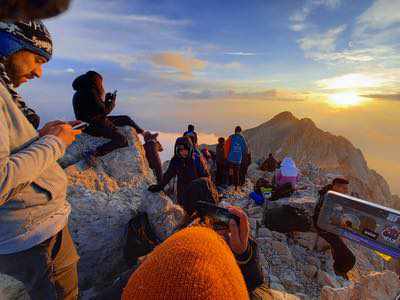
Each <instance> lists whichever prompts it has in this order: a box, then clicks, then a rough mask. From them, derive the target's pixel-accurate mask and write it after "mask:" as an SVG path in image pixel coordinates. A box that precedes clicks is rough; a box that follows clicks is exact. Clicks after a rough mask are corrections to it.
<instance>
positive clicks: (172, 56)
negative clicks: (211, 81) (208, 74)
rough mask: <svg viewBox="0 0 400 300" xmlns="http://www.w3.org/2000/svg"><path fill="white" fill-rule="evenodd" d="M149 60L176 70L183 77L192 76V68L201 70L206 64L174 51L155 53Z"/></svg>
mask: <svg viewBox="0 0 400 300" xmlns="http://www.w3.org/2000/svg"><path fill="white" fill-rule="evenodd" d="M151 61H152V62H153V63H154V64H155V65H157V66H161V67H168V68H173V69H175V70H178V71H179V72H180V73H181V74H182V75H183V76H184V77H185V78H187V77H189V78H190V77H192V76H193V71H194V70H203V69H204V68H205V66H206V65H207V62H206V61H203V60H200V59H197V58H193V57H187V56H184V55H183V54H181V53H175V52H164V53H159V54H155V55H153V56H152V57H151Z"/></svg>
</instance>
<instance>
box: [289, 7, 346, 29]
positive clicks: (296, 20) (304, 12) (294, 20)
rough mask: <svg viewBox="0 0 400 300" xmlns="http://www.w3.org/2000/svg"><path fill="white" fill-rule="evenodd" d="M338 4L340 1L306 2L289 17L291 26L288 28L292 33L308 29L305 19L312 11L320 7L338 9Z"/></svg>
mask: <svg viewBox="0 0 400 300" xmlns="http://www.w3.org/2000/svg"><path fill="white" fill-rule="evenodd" d="M340 4H341V0H308V1H306V2H305V3H304V5H303V6H302V7H301V9H300V10H297V11H296V12H294V13H293V14H292V15H291V16H290V18H289V20H290V21H291V25H290V26H289V27H290V29H291V30H293V31H303V30H305V29H307V28H308V27H310V25H309V24H307V22H306V19H307V18H308V16H309V15H311V13H312V12H313V11H314V10H316V9H318V8H320V7H323V8H328V9H335V8H337V7H339V6H340Z"/></svg>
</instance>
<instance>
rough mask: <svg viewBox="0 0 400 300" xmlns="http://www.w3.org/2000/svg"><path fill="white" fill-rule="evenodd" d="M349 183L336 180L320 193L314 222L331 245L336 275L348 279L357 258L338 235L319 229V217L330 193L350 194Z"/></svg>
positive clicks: (318, 229)
mask: <svg viewBox="0 0 400 300" xmlns="http://www.w3.org/2000/svg"><path fill="white" fill-rule="evenodd" d="M348 186H349V181H348V180H346V179H344V178H340V177H338V178H335V179H334V180H333V181H332V184H328V185H327V186H325V187H324V188H323V189H321V190H320V191H319V200H318V202H317V205H316V206H315V209H314V215H313V221H314V227H315V228H316V230H317V233H318V236H320V237H322V238H323V239H324V240H326V241H327V242H328V243H329V244H330V245H331V251H332V257H333V260H334V263H333V269H334V271H335V273H336V275H339V276H342V277H343V278H345V279H348V275H347V273H348V272H349V271H350V270H351V269H352V268H353V267H354V265H355V263H356V258H355V256H354V254H353V253H352V252H351V250H350V249H349V248H348V247H347V245H346V244H345V243H344V242H343V240H342V238H341V237H340V236H338V235H336V234H333V233H329V232H326V231H324V230H322V229H321V228H319V227H318V223H317V222H318V216H319V214H320V212H321V208H322V205H323V202H324V197H325V195H326V193H328V191H335V192H338V193H342V194H348V193H349V189H348Z"/></svg>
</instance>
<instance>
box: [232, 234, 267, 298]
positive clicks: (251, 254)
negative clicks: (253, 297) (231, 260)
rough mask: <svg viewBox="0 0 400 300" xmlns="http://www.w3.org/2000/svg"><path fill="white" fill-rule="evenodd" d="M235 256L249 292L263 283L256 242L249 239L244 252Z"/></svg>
mask: <svg viewBox="0 0 400 300" xmlns="http://www.w3.org/2000/svg"><path fill="white" fill-rule="evenodd" d="M235 258H236V261H237V263H238V265H239V268H240V270H241V271H242V274H243V277H244V280H245V282H246V286H247V290H248V291H249V293H251V292H252V291H253V290H255V289H256V288H257V287H259V286H260V285H261V284H263V283H264V274H263V271H262V267H261V264H260V259H259V254H258V246H257V243H256V242H255V241H254V240H252V239H250V240H249V246H248V247H247V250H246V252H245V253H243V254H242V255H235Z"/></svg>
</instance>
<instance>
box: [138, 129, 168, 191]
mask: <svg viewBox="0 0 400 300" xmlns="http://www.w3.org/2000/svg"><path fill="white" fill-rule="evenodd" d="M143 137H144V145H143V147H144V151H145V153H146V158H147V161H148V162H149V167H150V169H152V170H153V172H154V176H156V178H157V183H158V184H161V183H162V177H163V172H162V164H161V159H160V155H159V152H162V151H163V150H164V149H163V147H162V146H161V144H160V142H159V141H158V140H157V137H158V133H155V134H151V133H150V132H145V133H144V134H143Z"/></svg>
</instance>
